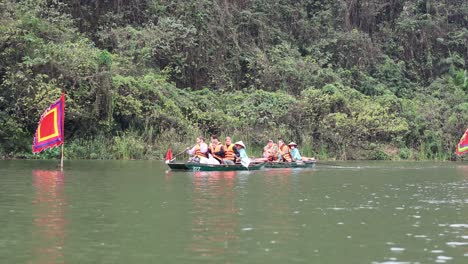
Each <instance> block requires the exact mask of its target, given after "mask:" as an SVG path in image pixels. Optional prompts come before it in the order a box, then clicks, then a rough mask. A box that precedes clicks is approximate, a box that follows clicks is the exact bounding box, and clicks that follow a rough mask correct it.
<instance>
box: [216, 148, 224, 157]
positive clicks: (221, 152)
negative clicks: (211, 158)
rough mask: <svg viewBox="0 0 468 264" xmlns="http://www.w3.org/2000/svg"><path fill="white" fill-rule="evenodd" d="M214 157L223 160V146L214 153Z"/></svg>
mask: <svg viewBox="0 0 468 264" xmlns="http://www.w3.org/2000/svg"><path fill="white" fill-rule="evenodd" d="M214 154H215V155H216V156H219V157H222V158H224V146H221V149H220V150H219V151H217V152H215V153H214Z"/></svg>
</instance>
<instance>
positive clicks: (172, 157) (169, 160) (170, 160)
mask: <svg viewBox="0 0 468 264" xmlns="http://www.w3.org/2000/svg"><path fill="white" fill-rule="evenodd" d="M191 148H193V146H192V147H188V148H186V149H184V150H182V151H181V152H179V153H177V154H175V155H174V156H172V152H171V158H170V159H168V156H167V154H166V163H169V162H173V161H174V160H175V159H176V157H177V156H179V155H180V154H183V153H185V151H187V150H189V149H191ZM170 150H171V149H169V150H168V151H167V152H169V151H170Z"/></svg>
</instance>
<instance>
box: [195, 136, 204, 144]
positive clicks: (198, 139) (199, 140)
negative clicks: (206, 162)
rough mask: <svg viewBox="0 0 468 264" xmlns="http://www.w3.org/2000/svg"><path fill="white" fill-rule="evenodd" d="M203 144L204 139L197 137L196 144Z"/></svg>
mask: <svg viewBox="0 0 468 264" xmlns="http://www.w3.org/2000/svg"><path fill="white" fill-rule="evenodd" d="M203 142H205V138H204V137H202V136H199V137H197V144H200V143H203Z"/></svg>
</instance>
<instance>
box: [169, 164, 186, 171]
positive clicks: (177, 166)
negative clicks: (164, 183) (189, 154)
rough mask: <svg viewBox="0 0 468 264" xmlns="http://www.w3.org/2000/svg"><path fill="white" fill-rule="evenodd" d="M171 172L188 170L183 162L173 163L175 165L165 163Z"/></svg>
mask: <svg viewBox="0 0 468 264" xmlns="http://www.w3.org/2000/svg"><path fill="white" fill-rule="evenodd" d="M167 165H168V166H169V168H171V170H188V169H189V168H188V167H187V166H186V163H185V162H175V163H172V162H171V163H167Z"/></svg>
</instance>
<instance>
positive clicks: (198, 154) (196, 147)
mask: <svg viewBox="0 0 468 264" xmlns="http://www.w3.org/2000/svg"><path fill="white" fill-rule="evenodd" d="M194 156H195V157H199V158H201V157H203V158H208V155H206V153H204V152H201V149H200V144H197V145H195V155H194Z"/></svg>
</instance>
